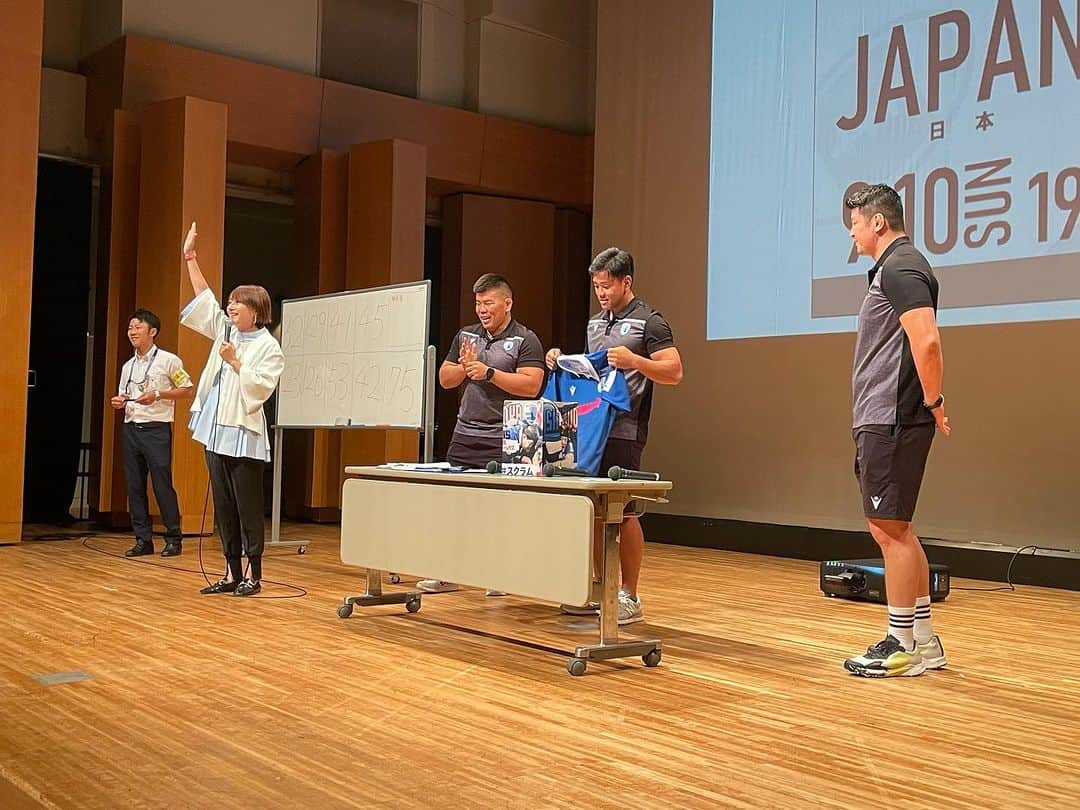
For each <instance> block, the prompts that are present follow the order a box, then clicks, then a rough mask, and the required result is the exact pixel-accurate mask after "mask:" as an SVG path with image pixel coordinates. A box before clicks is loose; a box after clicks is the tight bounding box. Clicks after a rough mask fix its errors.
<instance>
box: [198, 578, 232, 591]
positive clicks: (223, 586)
mask: <svg viewBox="0 0 1080 810" xmlns="http://www.w3.org/2000/svg"><path fill="white" fill-rule="evenodd" d="M238 584H239V583H238V582H237V581H236V580H235V579H225V577H222V578H221V579H219V580H218V581H217V582H215V583H214V584H213V585H207V586H206V587H205V588H202V589H200V590H199V593H203V594H206V593H232V592H233V591H235V590H236V587H237V585H238Z"/></svg>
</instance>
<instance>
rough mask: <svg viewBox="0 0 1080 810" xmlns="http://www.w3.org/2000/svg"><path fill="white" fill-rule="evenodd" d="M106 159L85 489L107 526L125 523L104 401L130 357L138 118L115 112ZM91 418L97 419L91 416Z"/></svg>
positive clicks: (114, 440)
mask: <svg viewBox="0 0 1080 810" xmlns="http://www.w3.org/2000/svg"><path fill="white" fill-rule="evenodd" d="M107 141H108V144H107V145H106V149H107V155H108V162H107V163H106V164H105V166H104V168H103V172H102V190H103V193H102V195H101V205H102V209H101V210H102V216H101V218H100V222H101V231H100V237H101V238H100V240H99V245H100V248H101V250H100V257H99V267H100V268H101V270H100V272H99V277H101V278H102V279H103V281H104V282H105V283H104V284H102V285H101V286H102V287H104V288H105V289H104V290H103V291H102V292H103V295H104V297H105V298H106V304H105V316H104V320H103V322H102V323H100V324H98V325H97V328H96V330H95V333H96V334H97V335H99V336H100V338H99V339H103V340H104V342H105V351H104V373H103V378H102V384H101V387H100V388H99V389H98V391H97V394H98V397H99V399H100V403H95V417H96V416H97V406H98V405H100V407H101V411H100V413H101V417H100V424H101V429H100V432H99V431H97V430H95V431H93V435H94V436H100V437H101V443H100V447H99V455H98V458H97V459H96V461H97V464H96V465H95V466H96V467H97V469H98V471H99V472H98V487H97V489H96V491H93V490H92V491H91V500H90V506H91V508H92V509H93V510H94V512H95V513H96V516H97V518H98V519H99V520H101V521H103V522H104V523H106V524H108V525H110V526H113V525H126V523H127V520H128V517H127V511H128V510H127V494H126V490H125V486H124V464H123V453H122V450H121V445H120V442H121V430H122V425H123V421H124V418H123V414H122V413H118V412H117V411H114V410H113V409H112V408H111V407H110V406H109V404H108V401H109V399H110V398H112V397H113V396H114V395H115V394H116V392H117V390H118V389H117V386H118V385H119V381H120V369H121V368H122V367H123V364H124V363H125V362H126V361H127V359H128V358H129V357H131V344H130V343H129V342H128V339H127V335H126V334H125V330H126V327H127V318H128V316H129V315H130V314H131V313H132V312H133V311H134V310H135V269H136V267H137V265H138V248H139V154H140V149H141V147H140V132H139V121H138V116H137V115H135V113H130V112H126V111H124V110H115V111H114V113H113V122H112V125H111V127H110V131H109V133H108V135H107ZM95 422H97V419H96V418H95Z"/></svg>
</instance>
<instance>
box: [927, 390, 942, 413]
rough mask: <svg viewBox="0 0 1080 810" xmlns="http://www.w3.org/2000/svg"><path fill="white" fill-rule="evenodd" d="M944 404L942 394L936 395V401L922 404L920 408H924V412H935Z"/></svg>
mask: <svg viewBox="0 0 1080 810" xmlns="http://www.w3.org/2000/svg"><path fill="white" fill-rule="evenodd" d="M944 404H945V395H944V394H938V398H937V399H935V400H934V401H933V402H924V403H923V404H922V406H923V407H924V408H926V410H928V411H936V410H937V409H938V408H940V407H941V406H942V405H944Z"/></svg>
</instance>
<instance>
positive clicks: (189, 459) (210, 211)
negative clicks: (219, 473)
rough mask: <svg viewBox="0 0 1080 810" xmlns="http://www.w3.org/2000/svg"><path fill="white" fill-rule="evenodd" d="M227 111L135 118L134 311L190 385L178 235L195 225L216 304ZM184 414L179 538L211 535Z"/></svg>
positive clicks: (185, 102)
mask: <svg viewBox="0 0 1080 810" xmlns="http://www.w3.org/2000/svg"><path fill="white" fill-rule="evenodd" d="M226 130H227V108H226V107H225V105H223V104H218V103H215V102H212V101H205V100H203V99H195V98H177V99H171V100H169V101H163V102H160V103H158V104H154V105H151V106H150V107H148V108H147V110H146V111H145V113H144V115H143V137H142V152H141V162H140V192H139V242H138V244H139V248H138V273H137V277H136V304H137V306H143V307H147V308H149V309H151V310H153V311H154V312H156V313H157V315H158V316H159V317H160V318H161V334H160V335H159V337H158V341H159V342H160V344H161V346H162V347H163V348H166V349H168V350H169V351H173V352H175V353H176V354H178V355H179V356H180V359H181V360H182V361H183V362H184V365H185V367H186V368H188V369H189V371H190V373H191V375H192V377H194V378H197V377H198V375H199V373H200V372H201V371H202V369H203V366H204V364H205V363H206V360H207V356H208V353H209V350H210V341H209V340H207V339H206V338H204V337H202V336H200V335H197V334H196V333H195V332H193V331H192V330H190V329H186V328H181V327H180V309H181V307H183V306H184V305H185V304H186V303H187V302H188V301H189V300H191V296H192V289H191V282H190V281H189V280H188V274H187V268H186V266H185V264H184V261H183V257H182V256H181V254H180V246H181V242H182V240H183V236H184V232H185V231H186V229H187V227H188V225H190V223H191V221H192V220H196V221H197V222H198V229H199V240H198V251H199V266H200V267H201V268H202V271H203V274H204V275H205V276H206V280H207V282H209V284H210V286H211V287H212V288H213V289H214V292H215V293H216V294H217V296H218V299H219V300H221V298H222V290H221V273H222V256H223V247H224V234H225V148H226V146H225V145H226ZM187 419H188V409H187V407H186V406H185V405H184V404H179V405H178V406H177V412H176V422H177V428H176V432H175V437H174V442H173V481H174V483H175V485H176V492H177V495H178V497H179V499H180V513H181V515H182V528H183V531H184V532H185V533H191V532H197V531H198V530H199V529H200V527H201V528H202V529H203V530H204V531H210V530H212V527H213V519H212V513H213V508H212V506H210V505H208V506H207V507H206V510H207V513H206V518H205V522H204V521H203V504H204V503H205V502H206V500H205V498H206V486H207V473H206V462H205V459H204V457H203V447H202V445H200V444H198V443H196V442H194V441H192V439H191V434H190V432H189V431H188V430H187V427H186V425H187Z"/></svg>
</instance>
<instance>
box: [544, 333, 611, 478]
mask: <svg viewBox="0 0 1080 810" xmlns="http://www.w3.org/2000/svg"><path fill="white" fill-rule="evenodd" d="M582 358H583V359H584V360H585V361H587V362H588V364H589V365H590V366H591V367H592V369H593V370H594V372H595V375H596V377H597V379H593V378H592V375H589V374H588V371H587V369H586V368H585V367H584V365H583V364H582V366H581V367H580V368H579V370H578V371H577V372H575V371H571V370H568V367H569V368H573V367H574V365H575V364H576V363H580V362H581V359H582ZM544 398H545V399H550V400H552V401H554V402H576V403H577V406H578V407H577V447H576V448H575V450H576V456H575V458H574V465H575V466H576V467H577V468H578V469H581V470H586V471H588V473H589V474H590V475H598V474H599V472H600V461H601V459H603V457H604V448H605V447H606V446H607V440H608V434H609V433H610V432H611V426H612V425H613V424H614V423H615V417H616V416H618V415H619V413H626V412H628V411H629V410H630V390H629V388H627V385H626V378H625V377H624V376H623V373H622V372H621V371H620V370H619V369H617V368H612V367H611V366H609V365H608V364H607V349H601V350H600V351H597V352H593V353H592V354H586V355H562V356H561V357H559V360H558V362H557V363H556V366H555V370H554V371H552V372H551V373H550V374H549V375H548V382H547V386H546V387H545V388H544Z"/></svg>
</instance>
